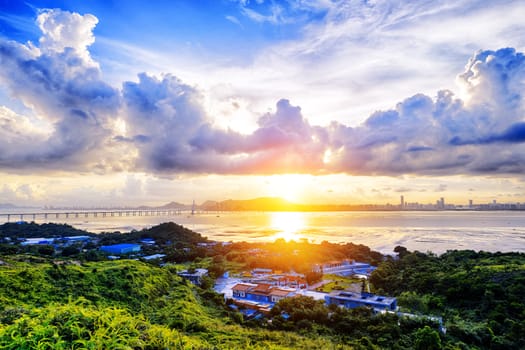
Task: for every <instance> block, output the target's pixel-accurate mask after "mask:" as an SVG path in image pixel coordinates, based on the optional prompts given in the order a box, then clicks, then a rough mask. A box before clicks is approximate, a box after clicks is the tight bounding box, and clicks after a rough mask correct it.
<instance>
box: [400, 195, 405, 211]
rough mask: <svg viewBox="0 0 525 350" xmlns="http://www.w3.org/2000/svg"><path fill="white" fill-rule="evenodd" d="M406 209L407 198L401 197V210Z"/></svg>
mask: <svg viewBox="0 0 525 350" xmlns="http://www.w3.org/2000/svg"><path fill="white" fill-rule="evenodd" d="M404 207H405V197H404V196H401V209H403V208H404Z"/></svg>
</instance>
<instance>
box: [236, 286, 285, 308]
mask: <svg viewBox="0 0 525 350" xmlns="http://www.w3.org/2000/svg"><path fill="white" fill-rule="evenodd" d="M232 295H233V297H234V299H235V298H238V299H245V300H248V301H252V302H256V303H270V304H275V303H277V302H278V301H279V300H281V299H283V298H288V297H292V296H294V295H295V291H294V290H290V289H284V288H279V287H277V286H273V285H271V284H267V283H256V284H251V283H238V284H236V285H235V286H233V288H232Z"/></svg>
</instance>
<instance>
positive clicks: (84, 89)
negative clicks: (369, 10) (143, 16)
mask: <svg viewBox="0 0 525 350" xmlns="http://www.w3.org/2000/svg"><path fill="white" fill-rule="evenodd" d="M276 18H277V17H276ZM252 19H254V18H253V16H252ZM97 21H98V20H97V18H95V17H94V16H92V15H84V16H81V15H78V14H74V13H69V12H65V11H60V10H47V11H43V12H41V13H40V14H39V16H38V20H37V23H38V25H39V26H40V28H41V30H42V33H43V36H42V38H41V39H40V41H39V46H38V47H37V46H35V45H33V44H20V43H16V42H5V41H1V42H0V64H1V67H0V81H1V82H2V84H3V85H5V86H6V87H7V88H8V90H9V91H10V92H11V94H12V95H13V96H14V97H15V98H17V99H19V100H20V101H22V102H23V104H24V105H25V106H27V107H29V108H31V109H32V110H33V111H34V116H31V118H29V117H24V116H20V115H18V114H16V113H14V112H12V111H10V110H9V109H7V108H6V107H2V108H1V109H0V126H2V129H1V131H0V136H1V138H0V167H2V168H3V169H8V170H9V169H22V168H26V169H35V168H38V169H41V168H42V167H46V168H49V169H51V170H57V171H72V170H74V171H84V172H111V171H114V172H118V171H124V170H127V171H137V170H138V171H142V172H149V173H153V174H160V175H172V174H178V173H215V174H274V173H311V174H329V173H347V174H359V175H371V174H374V175H399V174H419V175H435V174H447V175H450V174H467V173H483V174H507V173H515V172H524V171H525V119H524V117H525V115H524V110H525V108H524V107H525V106H524V101H523V92H524V91H525V86H524V85H525V59H524V56H523V54H521V53H519V52H516V51H515V50H514V49H512V48H506V49H500V50H497V51H479V52H478V53H476V54H475V55H474V56H473V57H472V58H471V60H470V61H469V62H468V64H467V66H466V67H465V71H464V72H463V73H462V74H460V75H459V76H458V78H457V81H458V83H459V84H460V87H461V90H462V94H461V97H460V96H456V95H455V94H454V93H453V92H451V91H448V90H443V91H439V92H438V93H437V96H435V97H430V96H427V95H425V94H415V95H413V96H412V97H409V98H406V99H404V100H403V101H401V102H400V103H398V104H397V105H396V106H395V108H394V109H391V110H386V111H377V112H375V113H373V114H372V115H371V116H369V117H368V119H366V120H365V121H364V122H363V123H362V124H360V125H357V126H352V127H350V126H348V125H345V124H343V123H341V122H335V121H334V122H332V123H330V124H328V125H324V126H320V125H312V124H311V123H310V122H309V121H308V119H307V118H306V116H305V115H303V110H302V109H301V108H300V107H298V106H294V105H293V104H292V103H291V102H290V101H288V100H287V99H284V98H283V99H281V100H279V101H278V102H277V105H276V108H275V110H274V111H271V112H268V113H265V114H263V115H261V116H260V118H259V119H258V121H257V126H256V128H255V130H253V131H251V132H249V133H241V132H240V131H238V130H235V129H232V128H230V129H224V128H220V127H218V126H217V123H215V119H214V116H212V115H210V114H209V112H208V111H207V110H206V109H205V107H204V106H205V96H203V92H202V91H201V90H199V89H198V88H196V87H194V86H190V85H188V84H187V83H184V82H183V81H181V80H180V79H178V78H177V77H175V76H173V75H171V74H165V75H162V76H161V77H156V76H153V75H151V74H146V73H141V74H139V75H138V81H136V82H124V83H123V84H122V87H121V88H114V87H112V86H110V85H109V84H108V83H106V82H105V81H104V80H103V79H102V75H101V71H100V68H99V66H98V64H97V63H96V62H95V61H94V60H93V59H92V58H91V57H90V55H89V51H88V47H89V45H90V44H92V43H93V42H94V37H93V34H92V30H93V28H94V26H95V25H96V23H97ZM395 23H398V21H396V22H395ZM283 97H284V96H283ZM38 123H40V124H42V125H46V126H47V130H48V131H46V132H39V131H38V129H37V128H36V126H35V125H37V124H38Z"/></svg>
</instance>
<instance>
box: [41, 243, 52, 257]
mask: <svg viewBox="0 0 525 350" xmlns="http://www.w3.org/2000/svg"><path fill="white" fill-rule="evenodd" d="M38 254H41V255H49V256H50V255H53V254H55V248H53V246H52V245H48V244H46V245H42V246H39V247H38Z"/></svg>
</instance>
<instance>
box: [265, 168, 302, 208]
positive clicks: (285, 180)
mask: <svg viewBox="0 0 525 350" xmlns="http://www.w3.org/2000/svg"><path fill="white" fill-rule="evenodd" d="M310 182H311V181H310V176H309V175H301V174H285V175H273V176H269V177H267V178H266V181H265V183H266V192H267V194H268V195H269V196H271V197H279V198H282V199H285V200H287V201H289V202H292V203H301V202H302V201H304V200H305V198H306V196H307V191H308V185H309V183H310Z"/></svg>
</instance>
